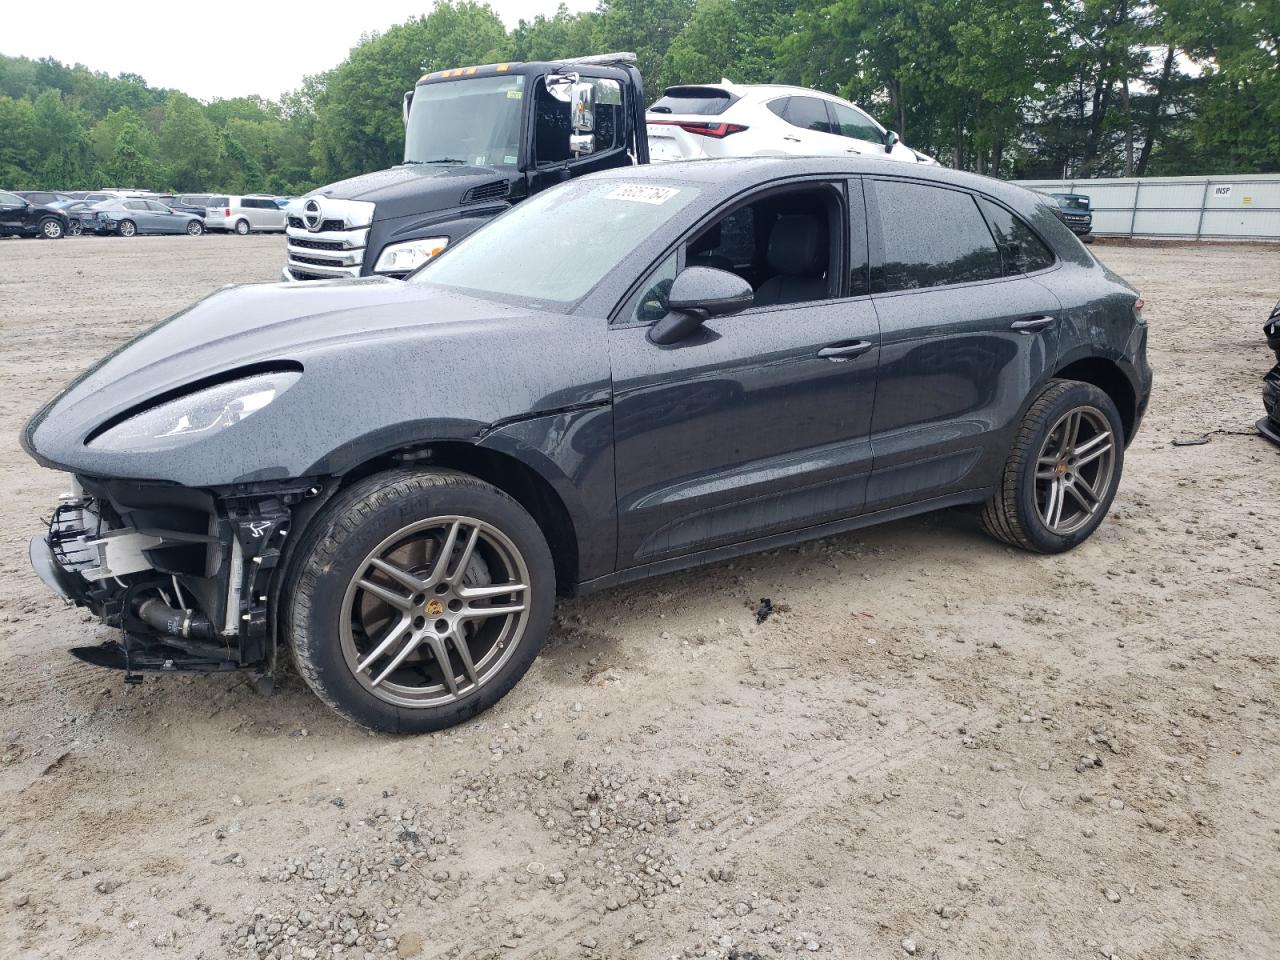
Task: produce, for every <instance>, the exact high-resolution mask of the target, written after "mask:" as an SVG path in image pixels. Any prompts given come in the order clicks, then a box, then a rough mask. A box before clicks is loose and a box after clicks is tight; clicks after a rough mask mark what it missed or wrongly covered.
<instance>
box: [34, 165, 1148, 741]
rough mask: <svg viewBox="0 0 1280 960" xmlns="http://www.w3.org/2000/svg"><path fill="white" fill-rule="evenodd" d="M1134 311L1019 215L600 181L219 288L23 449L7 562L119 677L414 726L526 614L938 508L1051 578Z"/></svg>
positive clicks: (741, 173) (1108, 457)
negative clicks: (1048, 566)
mask: <svg viewBox="0 0 1280 960" xmlns="http://www.w3.org/2000/svg"><path fill="white" fill-rule="evenodd" d="M1141 310H1142V302H1141V300H1140V299H1139V298H1138V295H1137V293H1136V292H1135V291H1134V290H1133V289H1132V288H1131V287H1129V286H1128V285H1127V284H1125V283H1124V282H1123V281H1122V280H1120V279H1119V278H1118V277H1116V276H1115V275H1114V274H1112V273H1111V272H1110V271H1108V270H1107V269H1106V268H1104V267H1102V266H1101V265H1099V264H1098V263H1097V261H1095V260H1094V258H1093V256H1092V255H1091V254H1089V253H1088V252H1087V251H1086V250H1085V249H1084V247H1082V246H1081V244H1080V241H1079V240H1077V239H1076V238H1075V236H1074V235H1072V233H1071V231H1070V230H1069V229H1068V228H1067V227H1066V226H1065V225H1063V223H1062V221H1061V220H1060V219H1059V218H1058V217H1057V215H1056V213H1055V212H1054V210H1053V209H1052V207H1051V206H1050V205H1049V201H1046V200H1044V199H1042V198H1039V197H1037V195H1035V194H1032V193H1029V192H1027V191H1024V190H1022V189H1019V188H1017V187H1012V186H1008V185H1005V184H1002V183H999V182H997V181H994V180H988V179H985V178H980V177H975V176H970V175H966V174H961V173H956V172H953V171H948V170H944V169H940V168H933V169H927V168H926V169H921V168H915V167H913V168H912V169H911V170H910V171H905V170H903V169H902V167H901V166H900V165H898V164H893V163H888V162H884V161H878V160H847V161H842V160H833V159H829V158H827V159H813V160H802V159H795V158H786V159H750V160H716V161H699V162H694V163H676V164H667V165H662V166H654V167H641V168H629V169H621V170H614V171H609V172H607V173H602V174H597V175H592V176H588V177H585V178H582V179H579V180H573V181H570V182H568V183H565V184H563V185H561V186H559V187H556V188H553V189H551V190H548V191H546V192H543V193H540V194H537V195H535V196H534V197H533V198H531V199H529V200H525V201H523V202H521V203H520V204H519V205H518V206H515V207H514V208H513V209H512V210H511V211H510V212H508V213H506V214H504V215H502V216H501V217H499V218H498V219H496V220H494V221H493V222H492V223H491V224H490V225H488V226H486V227H484V228H483V229H481V230H480V231H478V232H476V233H475V234H473V235H471V236H470V237H468V238H467V239H466V240H464V241H463V242H461V243H459V244H457V245H455V246H452V247H450V248H449V249H448V250H447V251H446V252H445V253H444V254H443V255H441V256H440V257H439V258H438V259H436V260H434V261H431V262H429V263H428V264H427V265H426V266H425V267H424V268H422V269H421V270H420V271H419V272H417V273H415V274H413V275H412V276H411V277H410V278H409V279H408V280H407V281H404V282H402V281H398V280H389V279H380V278H368V279H361V280H347V281H333V282H329V281H313V282H311V283H306V284H269V285H252V286H242V287H237V288H230V289H226V290H222V291H220V292H218V293H215V294H213V295H212V296H210V297H208V298H206V299H205V300H202V301H200V302H199V303H197V304H195V305H194V306H192V307H191V308H189V309H187V310H185V311H183V312H182V313H180V314H178V315H177V316H175V317H173V318H171V319H170V320H168V321H166V322H164V323H162V324H160V325H159V326H157V327H155V328H153V329H152V330H150V331H149V332H147V333H145V334H143V335H142V336H140V337H138V338H137V339H135V340H134V341H133V342H131V343H129V344H128V345H126V346H125V347H123V348H121V349H120V350H117V351H116V352H115V353H113V354H112V355H111V356H109V357H107V358H106V359H105V360H103V361H102V362H101V363H99V364H98V365H97V366H96V367H94V368H93V369H91V370H89V371H88V372H87V373H85V374H84V375H82V376H81V377H80V378H79V379H77V380H76V381H75V382H73V383H72V384H71V385H70V386H69V387H68V388H67V389H66V390H65V391H64V392H63V393H62V395H61V396H59V397H58V398H57V399H56V400H54V401H53V402H52V403H50V404H49V405H48V406H47V407H46V408H45V409H44V410H43V411H41V412H40V413H39V414H38V415H37V416H36V417H35V418H34V419H33V420H32V421H31V423H30V424H29V425H28V426H27V428H26V431H25V434H24V436H23V443H24V445H25V447H26V449H27V450H28V451H29V452H30V453H31V455H32V456H34V457H35V458H36V459H37V460H38V461H39V462H40V463H42V464H44V465H45V466H48V467H51V468H53V469H56V470H62V471H66V472H67V473H70V474H72V475H73V476H74V479H73V482H72V489H71V492H70V493H69V494H68V495H67V496H66V497H65V498H64V500H63V501H62V502H61V503H60V504H59V506H58V507H57V509H56V511H55V513H54V515H53V519H52V523H51V525H50V528H49V531H48V533H47V535H42V536H38V537H35V538H33V540H32V545H31V557H32V562H33V564H34V566H35V568H36V570H37V571H38V572H39V573H40V575H41V577H42V578H43V579H44V580H45V581H46V583H48V584H49V586H51V587H52V588H53V589H54V590H56V591H57V592H58V593H60V594H61V595H62V596H64V597H67V598H69V599H71V600H74V601H75V602H77V603H79V604H81V605H84V606H87V607H89V608H90V609H91V610H93V611H94V612H95V613H96V614H98V615H99V616H101V617H102V618H103V619H104V620H105V621H106V622H107V623H108V624H110V625H112V626H114V627H118V628H119V629H120V630H121V636H120V640H119V642H118V643H117V642H109V643H107V644H104V645H103V646H100V647H92V648H80V649H78V650H76V651H74V652H76V653H77V655H79V656H81V657H82V658H83V659H86V660H90V661H91V662H96V663H101V664H106V665H111V666H117V667H121V668H124V669H125V670H127V671H129V673H130V674H131V675H136V674H137V673H138V672H139V671H146V670H183V669H186V670H208V671H211V670H247V671H251V672H253V673H254V674H256V675H258V676H260V677H264V678H265V677H269V676H270V674H271V671H272V670H273V668H274V664H275V660H276V656H277V648H278V645H280V644H283V645H287V646H289V647H291V648H292V650H293V655H294V657H295V658H296V660H297V663H298V666H299V669H300V671H301V673H302V675H303V676H304V677H305V678H306V680H307V682H308V683H309V684H310V685H311V686H312V687H313V688H314V689H315V691H316V693H318V694H319V695H320V696H321V697H322V698H323V699H324V700H325V701H326V702H327V703H329V704H331V705H332V706H333V707H334V708H336V709H337V710H339V711H341V712H342V713H343V714H345V715H346V716H348V717H350V718H351V719H353V720H355V721H357V722H359V723H362V724H366V725H368V726H370V727H374V728H377V729H381V730H393V731H424V730H432V729H438V728H441V727H445V726H449V725H451V724H454V723H457V722H459V721H462V720H464V719H466V718H468V717H470V716H473V715H474V714H475V713H477V712H478V711H480V710H483V709H485V708H486V707H489V706H491V705H492V704H493V703H495V702H496V701H497V700H498V699H499V698H500V697H502V696H503V694H504V693H506V691H508V690H509V689H510V688H511V687H512V685H513V684H515V682H516V681H517V680H518V679H519V678H520V676H521V675H522V674H523V673H524V672H525V670H527V669H528V667H529V665H530V663H531V662H532V661H533V659H534V657H535V656H536V655H537V653H538V651H539V648H540V647H541V646H542V643H543V640H544V638H545V637H546V635H547V632H548V629H549V627H550V624H551V616H552V606H553V603H554V601H555V597H556V595H557V594H558V593H559V594H562V595H569V594H576V593H583V592H587V591H591V590H595V589H597V588H600V587H606V586H611V585H614V584H618V583H621V582H624V581H629V580H635V579H639V578H642V577H647V576H652V575H654V574H659V573H664V572H668V571H672V570H677V569H680V568H683V567H689V566H693V565H695V564H701V563H707V562H710V561H714V560H719V559H723V558H725V557H730V556H734V555H737V554H740V553H744V552H748V551H753V550H762V549H766V548H773V547H778V546H780V545H784V544H787V543H791V542H794V541H798V540H802V539H808V538H811V537H818V536H823V535H826V534H831V533H835V532H838V531H842V530H849V529H851V528H854V527H858V526H863V525H867V524H872V523H878V522H881V521H884V520H890V519H893V518H897V517H903V516H906V515H909V514H914V513H920V512H923V511H927V510H935V509H938V508H941V507H951V506H958V505H976V506H978V507H980V508H981V518H982V522H983V524H984V525H985V527H986V529H987V530H988V531H989V532H990V533H992V534H993V535H994V536H996V537H997V538H999V539H1001V540H1003V541H1005V542H1007V543H1010V544H1014V545H1017V546H1021V547H1025V548H1027V549H1029V550H1033V551H1039V552H1044V553H1052V552H1057V551H1062V550H1067V549H1070V548H1071V547H1074V546H1076V545H1077V544H1078V543H1080V542H1081V541H1082V540H1084V539H1085V538H1086V537H1088V536H1089V535H1090V534H1091V533H1092V532H1093V531H1094V529H1096V528H1097V526H1098V524H1099V523H1101V521H1102V518H1103V516H1104V514H1105V513H1106V512H1107V509H1108V507H1109V506H1110V504H1111V501H1112V498H1113V497H1114V496H1115V492H1116V486H1117V484H1118V483H1119V481H1120V473H1121V466H1122V464H1123V457H1124V450H1125V446H1126V444H1127V443H1128V442H1129V440H1130V439H1131V438H1132V437H1133V435H1134V431H1135V430H1136V429H1137V427H1138V424H1139V422H1140V420H1141V419H1142V415H1143V412H1144V411H1145V408H1146V404H1147V398H1148V395H1149V392H1150V386H1151V372H1150V369H1149V367H1148V365H1147V360H1146V340H1147V328H1146V325H1145V324H1144V322H1143V319H1142V313H1141Z"/></svg>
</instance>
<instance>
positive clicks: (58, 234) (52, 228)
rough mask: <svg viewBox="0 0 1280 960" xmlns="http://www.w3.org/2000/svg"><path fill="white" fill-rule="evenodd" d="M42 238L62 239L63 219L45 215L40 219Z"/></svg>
mask: <svg viewBox="0 0 1280 960" xmlns="http://www.w3.org/2000/svg"><path fill="white" fill-rule="evenodd" d="M39 229H40V238H41V239H43V240H61V239H62V233H63V230H62V221H61V220H59V219H58V218H57V217H45V218H44V219H43V220H41V221H40V225H39Z"/></svg>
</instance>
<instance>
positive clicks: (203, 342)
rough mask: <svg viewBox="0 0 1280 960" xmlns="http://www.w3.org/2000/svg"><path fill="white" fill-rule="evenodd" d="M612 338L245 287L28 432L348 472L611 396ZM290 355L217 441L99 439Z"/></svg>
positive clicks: (55, 454) (468, 306)
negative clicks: (401, 452)
mask: <svg viewBox="0 0 1280 960" xmlns="http://www.w3.org/2000/svg"><path fill="white" fill-rule="evenodd" d="M603 335H604V330H603V324H592V323H590V322H585V323H584V322H583V320H582V318H578V317H569V316H565V315H562V314H556V313H547V312H543V311H539V310H535V309H531V308H529V307H524V306H510V305H506V304H500V303H495V302H491V301H487V300H482V299H478V298H475V297H470V296H465V295H462V294H460V293H457V292H452V291H448V290H445V289H443V288H437V287H432V286H430V285H427V284H417V283H404V282H402V281H397V280H389V279H382V278H366V279H361V280H343V281H313V282H311V283H306V284H253V285H247V286H240V287H229V288H226V289H224V290H221V291H219V292H217V293H215V294H213V295H211V296H209V297H207V298H205V299H204V300H201V301H199V302H198V303H196V304H194V305H193V306H191V307H189V308H188V309H186V310H184V311H182V312H180V313H178V314H176V315H175V316H173V317H171V318H170V319H168V320H166V321H164V322H162V323H160V324H158V325H157V326H155V327H153V328H151V329H150V330H148V331H147V332H145V333H143V334H142V335H141V336H139V337H137V338H135V339H134V340H132V341H130V342H129V343H126V344H125V345H124V346H122V347H121V348H120V349H118V350H116V351H115V352H114V353H112V354H111V355H109V356H108V357H106V358H105V359H103V360H102V361H100V362H99V363H98V364H96V365H95V366H93V367H91V368H90V369H89V370H87V371H86V372H85V373H83V374H82V375H81V376H80V377H79V378H77V379H76V380H74V381H73V382H72V383H71V384H70V385H69V386H68V387H67V388H66V389H65V390H64V391H63V392H62V393H61V394H60V395H59V396H58V397H57V398H56V399H55V400H53V401H52V402H51V403H49V404H48V405H47V406H46V407H45V408H44V409H43V410H41V411H40V412H39V413H38V414H37V415H36V416H35V417H33V418H32V420H31V422H30V423H28V424H27V427H26V429H25V430H24V432H23V437H22V441H23V446H24V447H25V448H26V449H27V451H28V452H29V453H30V454H31V455H32V456H33V457H35V459H36V460H38V461H39V462H40V463H42V464H44V465H45V466H49V467H53V468H55V469H62V470H68V471H71V472H76V473H85V474H89V475H93V476H104V477H124V478H136V479H148V480H163V481H170V482H174V483H181V484H183V485H187V486H218V485H224V484H230V483H238V482H246V481H248V480H256V479H287V478H295V477H301V476H308V475H313V474H315V473H323V472H340V470H341V469H342V467H341V462H342V461H343V457H344V456H345V455H348V454H351V453H352V451H353V450H355V449H357V448H361V449H363V448H365V447H370V446H372V447H377V446H378V445H379V444H380V443H382V444H384V445H385V446H386V449H394V448H396V447H398V446H402V445H404V443H406V442H417V441H425V440H438V439H455V438H457V439H464V438H474V437H476V436H477V435H479V434H481V433H483V431H484V430H485V428H486V427H487V426H488V425H491V424H493V423H496V422H498V421H508V420H513V419H520V418H523V417H529V416H536V415H538V414H539V413H542V412H545V411H549V410H558V409H564V408H566V407H571V406H574V405H578V404H583V403H600V402H605V401H607V399H608V396H609V376H608V363H607V360H606V359H605V358H606V355H607V354H606V351H605V349H604V345H603ZM283 364H288V365H289V366H291V367H293V368H295V369H296V368H297V367H299V366H300V367H301V368H302V371H303V372H302V375H301V377H300V378H299V379H298V381H297V383H296V384H294V385H293V386H292V387H290V388H289V389H288V390H287V391H285V392H284V393H283V394H281V396H280V397H279V398H278V399H277V400H276V401H274V402H273V403H271V404H270V405H269V406H268V407H266V408H265V409H264V410H262V411H260V412H258V413H256V414H254V416H252V417H247V418H245V419H244V420H242V421H241V422H239V423H236V424H234V425H232V426H230V427H227V428H225V429H223V430H221V431H218V432H215V433H213V434H212V435H210V436H208V437H201V438H194V439H182V440H175V442H174V443H173V446H172V447H171V448H168V449H164V450H160V451H156V450H151V451H148V452H146V453H143V452H140V451H128V450H125V451H108V450H103V449H100V448H98V447H95V446H92V445H90V444H89V443H87V442H86V441H87V440H89V439H90V438H91V436H92V435H94V434H95V432H97V431H99V430H100V428H101V427H102V425H103V424H105V423H109V422H111V421H118V420H121V419H125V418H127V417H129V416H132V415H134V414H135V413H138V412H141V411H142V410H145V409H148V408H150V407H152V406H156V405H157V404H158V403H160V402H165V401H167V400H170V399H173V398H175V397H180V396H182V395H184V394H185V393H187V392H194V388H197V387H199V385H201V384H208V383H210V382H222V381H225V380H228V379H235V378H237V377H239V376H242V375H246V374H252V373H253V372H256V371H261V370H263V369H264V368H267V369H269V368H271V367H273V366H279V365H283ZM193 385H194V387H193ZM370 437H374V438H375V439H373V440H370V439H369V438H370ZM344 451H345V453H344Z"/></svg>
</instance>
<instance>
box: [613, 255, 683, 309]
mask: <svg viewBox="0 0 1280 960" xmlns="http://www.w3.org/2000/svg"><path fill="white" fill-rule="evenodd" d="M678 263H679V252H678V251H673V252H672V254H671V255H670V256H669V257H667V258H666V259H665V260H663V261H662V262H661V263H660V264H658V266H657V267H656V268H655V269H654V271H653V272H652V273H651V274H649V276H648V277H647V278H646V279H645V281H644V282H643V283H642V284H640V289H639V290H637V291H636V292H635V293H634V294H632V295H631V298H630V299H629V300H628V301H627V303H626V305H625V306H624V307H623V308H622V310H621V311H620V312H619V313H618V322H619V323H657V322H658V321H659V320H661V319H662V318H663V317H665V316H666V315H667V295H668V294H669V293H670V292H671V285H672V284H673V283H675V279H676V271H677V264H678Z"/></svg>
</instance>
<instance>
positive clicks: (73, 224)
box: [62, 200, 98, 237]
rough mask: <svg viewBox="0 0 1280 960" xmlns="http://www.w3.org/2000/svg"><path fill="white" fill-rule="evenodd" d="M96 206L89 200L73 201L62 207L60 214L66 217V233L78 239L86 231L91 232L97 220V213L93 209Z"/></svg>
mask: <svg viewBox="0 0 1280 960" xmlns="http://www.w3.org/2000/svg"><path fill="white" fill-rule="evenodd" d="M96 206H97V204H96V203H93V202H91V201H89V200H73V201H72V202H71V203H69V204H67V205H66V206H65V207H63V208H62V212H63V213H65V214H66V215H67V233H69V234H70V235H71V236H73V237H78V236H80V235H81V234H83V233H84V232H85V231H86V230H88V231H89V232H93V230H94V229H95V228H96V226H97V220H98V212H97V210H95V209H94V208H95V207H96Z"/></svg>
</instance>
